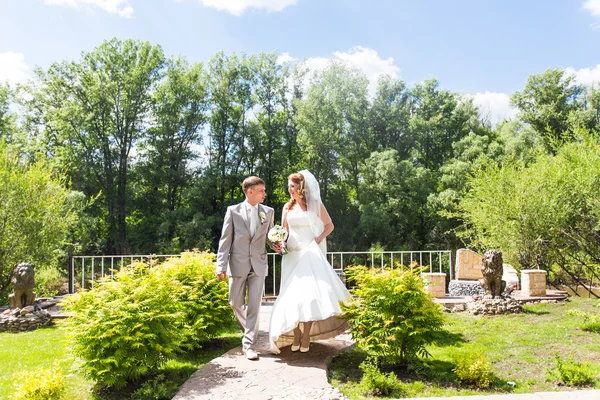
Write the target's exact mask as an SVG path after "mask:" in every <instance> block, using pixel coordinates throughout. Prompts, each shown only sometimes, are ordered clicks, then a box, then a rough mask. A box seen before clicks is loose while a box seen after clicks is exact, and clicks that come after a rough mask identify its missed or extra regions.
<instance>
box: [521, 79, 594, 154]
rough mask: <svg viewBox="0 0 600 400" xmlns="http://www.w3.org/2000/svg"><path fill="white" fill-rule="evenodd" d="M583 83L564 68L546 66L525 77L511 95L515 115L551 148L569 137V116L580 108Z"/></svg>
mask: <svg viewBox="0 0 600 400" xmlns="http://www.w3.org/2000/svg"><path fill="white" fill-rule="evenodd" d="M582 93H583V87H582V86H581V85H577V84H575V77H574V76H572V75H567V73H566V72H565V70H564V69H553V68H549V69H547V70H546V71H544V72H543V73H541V74H536V75H531V76H530V77H529V78H527V82H526V83H525V88H524V89H523V91H521V92H516V93H514V94H513V95H512V97H511V103H512V105H513V106H516V107H517V108H518V109H519V118H520V119H521V120H522V121H523V122H526V123H528V124H529V125H531V126H532V127H533V129H535V131H536V132H538V134H539V135H540V136H541V137H542V138H543V141H544V144H545V145H546V148H547V149H548V150H550V151H552V152H556V150H557V149H558V148H559V147H560V146H562V145H563V144H564V143H566V142H569V141H571V140H572V139H573V133H574V132H573V130H572V129H571V128H572V126H571V124H570V123H569V119H578V117H577V116H576V114H578V112H579V111H581V110H582V109H583V104H582V100H583V99H582Z"/></svg>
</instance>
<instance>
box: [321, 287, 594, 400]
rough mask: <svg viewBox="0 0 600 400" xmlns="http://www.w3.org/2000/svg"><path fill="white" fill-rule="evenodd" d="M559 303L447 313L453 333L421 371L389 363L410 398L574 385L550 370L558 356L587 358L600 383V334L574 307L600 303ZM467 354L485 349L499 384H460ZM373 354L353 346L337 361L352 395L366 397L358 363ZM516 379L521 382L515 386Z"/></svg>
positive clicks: (336, 375) (334, 378) (332, 372)
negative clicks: (459, 362) (502, 311)
mask: <svg viewBox="0 0 600 400" xmlns="http://www.w3.org/2000/svg"><path fill="white" fill-rule="evenodd" d="M571 300H572V301H570V302H566V303H559V304H537V305H528V306H525V312H524V313H522V314H511V315H503V316H476V315H471V314H469V313H468V312H463V313H454V314H446V320H447V325H446V329H447V334H446V335H444V337H443V338H442V339H441V340H440V341H438V343H437V344H436V345H434V346H430V347H428V351H429V352H430V353H431V357H430V358H429V359H426V360H424V362H423V364H422V365H419V366H418V367H417V368H416V371H415V370H412V371H407V370H406V369H402V368H396V367H394V366H383V367H382V369H381V370H382V372H389V371H392V372H394V373H395V374H396V376H398V379H399V380H400V381H402V387H403V391H404V394H405V395H406V396H409V397H431V396H462V395H474V394H493V393H506V392H512V393H532V392H539V391H556V390H573V388H570V387H565V386H564V385H563V384H562V383H561V382H557V381H556V379H553V378H552V377H551V375H550V374H549V373H548V370H549V369H552V368H554V367H555V363H556V355H557V354H558V355H560V357H562V358H564V359H572V360H574V361H576V362H580V363H583V364H584V365H585V366H586V368H587V370H588V371H590V372H591V373H592V375H593V376H594V377H595V382H594V383H593V384H592V385H589V387H595V388H600V335H599V334H598V333H594V332H588V331H584V330H582V329H581V327H582V325H583V323H584V320H583V318H581V317H577V316H573V315H570V314H569V310H575V309H577V310H581V311H585V312H591V313H597V312H598V309H597V308H596V307H595V305H596V304H597V302H596V301H595V300H593V299H592V300H590V299H582V298H572V299H571ZM464 353H481V354H483V355H485V356H486V358H487V360H488V361H489V362H491V364H492V373H493V383H492V385H491V386H490V387H489V388H488V389H485V390H482V389H476V388H473V387H468V386H461V385H460V384H459V383H458V380H457V377H456V374H455V373H454V372H453V371H452V369H453V368H455V366H456V364H455V358H456V357H457V356H460V354H464ZM366 357H367V355H366V354H365V353H364V352H362V351H361V350H359V349H353V350H350V351H348V352H346V353H343V354H341V355H340V356H338V357H337V358H335V359H334V360H332V362H331V364H330V368H329V376H330V380H331V383H332V384H333V385H334V386H337V387H339V388H340V390H341V391H342V392H343V393H344V394H346V395H347V396H348V397H350V398H351V399H363V398H365V397H363V392H364V390H363V389H362V388H361V386H360V385H359V382H360V379H361V377H362V371H361V370H360V369H359V368H358V365H359V364H360V363H361V362H362V361H363V360H364V359H365V358H366ZM513 382H514V383H515V385H513Z"/></svg>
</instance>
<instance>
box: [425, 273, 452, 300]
mask: <svg viewBox="0 0 600 400" xmlns="http://www.w3.org/2000/svg"><path fill="white" fill-rule="evenodd" d="M421 276H422V277H423V281H425V285H426V287H427V291H428V292H429V293H430V294H431V295H432V296H433V297H435V298H438V299H440V298H444V297H446V274H445V273H443V272H424V273H422V274H421Z"/></svg>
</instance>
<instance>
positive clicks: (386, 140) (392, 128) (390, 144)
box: [369, 75, 414, 160]
mask: <svg viewBox="0 0 600 400" xmlns="http://www.w3.org/2000/svg"><path fill="white" fill-rule="evenodd" d="M369 118H370V123H371V125H372V129H373V137H372V140H373V141H374V143H373V145H372V146H371V147H372V148H373V150H377V151H383V150H386V149H394V150H396V151H397V152H398V156H399V157H400V159H402V160H406V159H408V158H409V157H410V149H412V148H413V146H414V141H413V140H412V139H413V136H412V135H410V132H409V121H410V96H409V91H408V89H407V88H406V85H405V83H404V82H403V81H401V80H392V78H390V77H389V76H386V75H385V76H383V77H381V78H380V79H379V81H378V86H377V93H376V95H375V98H374V99H373V105H372V107H371V109H370V117H369Z"/></svg>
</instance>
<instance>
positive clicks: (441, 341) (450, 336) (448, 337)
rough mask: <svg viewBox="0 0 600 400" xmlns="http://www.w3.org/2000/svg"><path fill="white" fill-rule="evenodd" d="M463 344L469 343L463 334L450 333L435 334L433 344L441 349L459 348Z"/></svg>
mask: <svg viewBox="0 0 600 400" xmlns="http://www.w3.org/2000/svg"><path fill="white" fill-rule="evenodd" d="M462 343H467V340H466V339H465V337H464V336H463V334H462V333H454V332H449V331H442V332H435V333H434V338H433V344H435V345H437V346H440V347H448V346H457V345H460V344H462Z"/></svg>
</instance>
